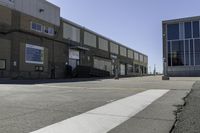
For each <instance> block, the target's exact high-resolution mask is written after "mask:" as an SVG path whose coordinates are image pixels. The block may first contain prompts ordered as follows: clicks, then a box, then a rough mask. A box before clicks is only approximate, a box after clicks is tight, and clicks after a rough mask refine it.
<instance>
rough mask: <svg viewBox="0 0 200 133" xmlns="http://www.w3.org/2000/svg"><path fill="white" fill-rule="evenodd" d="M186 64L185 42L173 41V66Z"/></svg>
mask: <svg viewBox="0 0 200 133" xmlns="http://www.w3.org/2000/svg"><path fill="white" fill-rule="evenodd" d="M183 65H184V44H183V41H173V42H172V66H183Z"/></svg>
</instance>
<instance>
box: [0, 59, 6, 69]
mask: <svg viewBox="0 0 200 133" xmlns="http://www.w3.org/2000/svg"><path fill="white" fill-rule="evenodd" d="M5 69H6V60H0V70H5Z"/></svg>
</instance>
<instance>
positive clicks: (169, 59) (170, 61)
mask: <svg viewBox="0 0 200 133" xmlns="http://www.w3.org/2000/svg"><path fill="white" fill-rule="evenodd" d="M168 66H172V53H171V45H170V41H168Z"/></svg>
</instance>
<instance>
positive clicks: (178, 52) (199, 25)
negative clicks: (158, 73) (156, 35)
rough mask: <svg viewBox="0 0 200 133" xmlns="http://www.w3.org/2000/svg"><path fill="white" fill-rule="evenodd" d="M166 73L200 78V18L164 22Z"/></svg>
mask: <svg viewBox="0 0 200 133" xmlns="http://www.w3.org/2000/svg"><path fill="white" fill-rule="evenodd" d="M163 58H164V71H165V72H166V74H167V75H168V76H200V17H190V18H182V19H176V20H168V21H163Z"/></svg>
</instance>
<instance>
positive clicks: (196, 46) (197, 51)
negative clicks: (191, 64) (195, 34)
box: [195, 39, 200, 65]
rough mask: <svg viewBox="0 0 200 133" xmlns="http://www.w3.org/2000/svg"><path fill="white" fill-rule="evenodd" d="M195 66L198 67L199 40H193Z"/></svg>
mask: <svg viewBox="0 0 200 133" xmlns="http://www.w3.org/2000/svg"><path fill="white" fill-rule="evenodd" d="M195 65H200V39H195Z"/></svg>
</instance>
